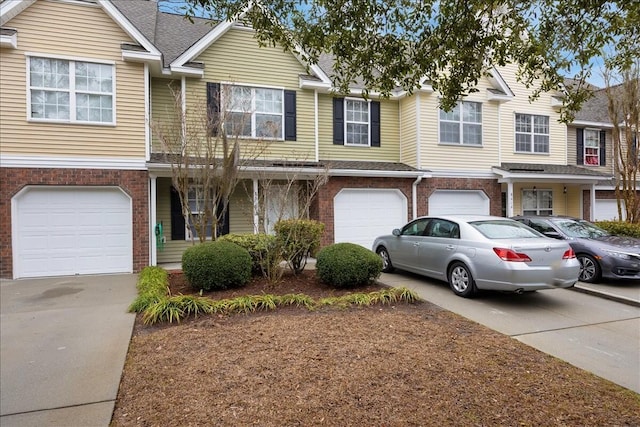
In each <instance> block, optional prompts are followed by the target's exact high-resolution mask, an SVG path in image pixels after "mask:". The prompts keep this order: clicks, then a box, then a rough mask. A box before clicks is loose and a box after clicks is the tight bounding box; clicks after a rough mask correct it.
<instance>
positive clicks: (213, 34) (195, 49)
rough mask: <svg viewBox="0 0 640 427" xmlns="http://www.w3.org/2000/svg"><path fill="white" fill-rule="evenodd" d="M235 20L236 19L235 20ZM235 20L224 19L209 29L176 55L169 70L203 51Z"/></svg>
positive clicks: (179, 66)
mask: <svg viewBox="0 0 640 427" xmlns="http://www.w3.org/2000/svg"><path fill="white" fill-rule="evenodd" d="M245 13H246V10H245V12H243V13H241V14H240V16H239V17H238V19H242V17H243V16H244V15H245ZM236 21H237V20H236ZM236 21H224V22H221V23H219V24H218V25H216V26H215V27H214V28H213V29H212V30H211V31H209V32H208V33H207V35H206V36H204V37H202V38H201V39H200V40H198V41H197V42H196V43H195V44H194V45H193V46H191V47H190V48H189V49H187V50H186V51H184V52H183V53H182V55H180V56H178V57H177V58H176V59H175V60H174V61H173V62H172V63H171V70H172V71H173V69H174V67H176V68H181V67H183V66H184V64H186V63H187V62H190V61H192V60H193V59H194V58H197V57H198V56H199V55H200V54H201V53H202V52H204V51H205V50H206V49H207V48H208V47H209V46H211V45H212V44H213V43H214V42H215V41H216V40H218V39H219V38H220V37H221V36H223V35H224V34H225V33H226V32H227V31H229V30H230V29H231V27H233V26H234V25H235V23H236Z"/></svg>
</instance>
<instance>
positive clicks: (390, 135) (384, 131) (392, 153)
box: [318, 95, 400, 162]
mask: <svg viewBox="0 0 640 427" xmlns="http://www.w3.org/2000/svg"><path fill="white" fill-rule="evenodd" d="M379 101H380V147H353V146H345V145H336V144H334V143H333V98H332V97H331V96H330V95H320V96H319V99H318V109H319V114H318V127H319V129H320V131H319V144H318V150H319V152H320V159H322V160H361V161H371V160H373V161H385V162H398V161H400V120H399V102H398V101H396V100H389V99H381V100H379Z"/></svg>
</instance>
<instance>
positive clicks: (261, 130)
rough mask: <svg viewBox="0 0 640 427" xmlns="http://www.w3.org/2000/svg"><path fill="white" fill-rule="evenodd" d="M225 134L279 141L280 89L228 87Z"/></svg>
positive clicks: (282, 124) (281, 121)
mask: <svg viewBox="0 0 640 427" xmlns="http://www.w3.org/2000/svg"><path fill="white" fill-rule="evenodd" d="M227 89H228V90H227V91H225V94H226V95H227V96H228V99H226V100H225V105H226V110H227V114H226V120H225V131H226V133H227V135H229V136H243V137H247V138H268V139H282V138H283V136H282V135H283V133H282V130H283V128H284V91H283V90H282V89H268V88H254V87H248V86H227Z"/></svg>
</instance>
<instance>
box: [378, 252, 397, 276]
mask: <svg viewBox="0 0 640 427" xmlns="http://www.w3.org/2000/svg"><path fill="white" fill-rule="evenodd" d="M377 253H378V256H379V257H380V258H381V259H382V272H383V273H391V272H393V270H394V268H393V264H391V257H390V256H389V252H387V248H385V247H384V246H383V247H381V248H378V251H377Z"/></svg>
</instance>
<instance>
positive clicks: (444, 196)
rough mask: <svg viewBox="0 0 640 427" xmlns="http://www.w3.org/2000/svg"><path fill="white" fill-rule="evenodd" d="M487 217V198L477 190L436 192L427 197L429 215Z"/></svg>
mask: <svg viewBox="0 0 640 427" xmlns="http://www.w3.org/2000/svg"><path fill="white" fill-rule="evenodd" d="M447 214H473V215H489V197H487V195H486V194H484V192H482V191H477V190H436V191H434V192H433V194H431V196H429V215H447Z"/></svg>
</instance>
